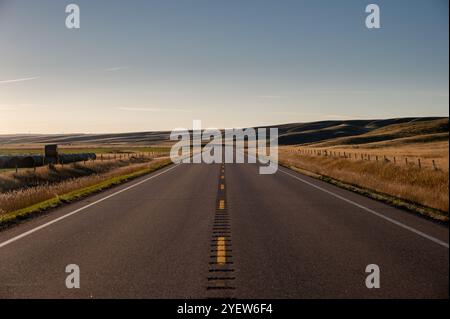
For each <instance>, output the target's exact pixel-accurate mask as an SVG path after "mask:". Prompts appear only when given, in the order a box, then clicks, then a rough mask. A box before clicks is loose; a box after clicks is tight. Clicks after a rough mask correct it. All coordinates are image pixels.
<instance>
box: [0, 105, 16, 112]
mask: <svg viewBox="0 0 450 319" xmlns="http://www.w3.org/2000/svg"><path fill="white" fill-rule="evenodd" d="M16 109H17V108H16V107H15V106H14V105H9V104H0V111H14V110H16Z"/></svg>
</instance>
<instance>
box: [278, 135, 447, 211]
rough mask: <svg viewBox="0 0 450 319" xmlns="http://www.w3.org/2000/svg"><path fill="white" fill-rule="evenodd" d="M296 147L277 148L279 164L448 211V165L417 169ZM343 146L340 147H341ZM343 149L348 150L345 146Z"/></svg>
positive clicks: (398, 152) (443, 160)
mask: <svg viewBox="0 0 450 319" xmlns="http://www.w3.org/2000/svg"><path fill="white" fill-rule="evenodd" d="M446 145H447V149H446V153H445V154H446V157H445V154H444V153H442V154H441V155H442V157H441V158H440V159H441V162H440V163H444V162H446V163H448V142H447V144H446ZM296 149H298V147H295V148H293V147H282V148H280V153H279V157H280V163H282V164H285V165H288V166H294V167H297V168H300V169H304V170H307V171H310V172H313V173H316V174H320V175H325V176H329V177H332V178H334V179H337V180H340V181H342V182H345V183H349V184H353V185H357V186H360V187H363V188H367V189H369V190H373V191H376V192H379V193H384V194H388V195H390V196H394V197H396V198H400V199H403V200H406V201H410V202H413V203H417V204H420V205H423V206H426V207H431V208H434V209H437V210H440V211H443V212H447V214H448V202H449V200H448V194H449V174H448V166H446V167H445V169H439V170H433V169H428V168H422V169H419V168H418V167H417V166H416V165H396V164H393V163H392V162H383V161H379V162H376V161H362V160H356V159H352V160H350V159H345V158H338V157H330V156H314V155H302V154H299V153H298V152H295V151H293V150H296ZM344 149H345V148H341V150H344ZM443 149H445V147H443ZM346 150H347V151H348V149H346ZM401 151H402V150H401V149H397V150H386V149H383V150H382V151H381V150H380V149H379V150H378V154H380V153H382V154H396V155H397V156H399V155H400V152H401ZM403 151H404V149H403ZM389 152H391V153H389ZM410 152H413V153H414V152H416V151H414V149H410ZM418 152H422V153H421V155H422V156H424V152H425V150H418ZM411 154H412V153H411ZM414 154H418V153H414Z"/></svg>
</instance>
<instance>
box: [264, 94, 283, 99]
mask: <svg viewBox="0 0 450 319" xmlns="http://www.w3.org/2000/svg"><path fill="white" fill-rule="evenodd" d="M258 97H259V98H260V99H282V98H283V97H282V96H280V95H261V96H258Z"/></svg>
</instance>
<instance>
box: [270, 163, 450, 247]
mask: <svg viewBox="0 0 450 319" xmlns="http://www.w3.org/2000/svg"><path fill="white" fill-rule="evenodd" d="M279 171H280V172H282V173H284V174H286V175H289V176H291V177H293V178H295V179H297V180H299V181H301V182H303V183H305V184H307V185H309V186H311V187H314V188H316V189H318V190H321V191H322V192H325V193H327V194H329V195H331V196H334V197H336V198H338V199H340V200H343V201H344V202H347V203H349V204H352V205H354V206H356V207H358V208H361V209H362V210H365V211H366V212H368V213H371V214H373V215H375V216H377V217H380V218H382V219H384V220H386V221H388V222H390V223H392V224H394V225H397V226H399V227H401V228H403V229H406V230H409V231H410V232H412V233H415V234H416V235H419V236H421V237H423V238H426V239H428V240H431V241H432V242H435V243H436V244H438V245H441V246H444V247H445V248H447V249H448V248H449V244H448V243H446V242H444V241H442V240H440V239H437V238H435V237H433V236H430V235H427V234H425V233H424V232H421V231H420V230H417V229H415V228H412V227H410V226H408V225H405V224H403V223H401V222H399V221H397V220H395V219H392V218H390V217H387V216H384V215H383V214H380V213H377V212H376V211H374V210H372V209H370V208H367V207H365V206H363V205H361V204H358V203H355V202H354V201H352V200H350V199H347V198H345V197H342V196H340V195H338V194H336V193H333V192H331V191H329V190H327V189H325V188H322V187H320V186H317V185H314V184H313V183H310V182H308V181H306V180H304V179H302V178H300V177H298V176H296V175H294V174H291V173H289V172H286V171H284V170H282V169H279Z"/></svg>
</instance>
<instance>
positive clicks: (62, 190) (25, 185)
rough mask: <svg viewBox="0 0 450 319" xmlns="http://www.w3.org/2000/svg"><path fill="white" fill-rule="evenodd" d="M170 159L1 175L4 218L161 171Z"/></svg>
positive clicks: (1, 203) (59, 167) (78, 166)
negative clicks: (81, 191) (91, 188)
mask: <svg viewBox="0 0 450 319" xmlns="http://www.w3.org/2000/svg"><path fill="white" fill-rule="evenodd" d="M167 161H168V160H167V158H159V159H152V158H144V159H127V160H117V161H114V160H111V161H103V162H100V161H96V162H89V163H86V165H84V164H76V165H65V166H64V167H62V166H60V165H58V166H57V167H55V169H54V170H51V169H48V168H46V167H42V168H38V169H37V170H36V172H34V171H33V170H26V171H25V170H24V171H22V172H19V173H18V174H16V173H14V172H7V173H3V174H0V189H3V190H6V191H2V192H1V193H0V214H4V213H8V212H13V211H16V210H19V209H22V208H25V207H29V206H32V205H34V204H36V203H40V202H43V201H46V200H49V199H52V198H55V197H57V196H61V195H64V194H67V193H69V192H72V191H74V190H79V189H82V188H85V187H89V186H93V185H96V184H98V183H100V182H102V181H105V180H107V179H110V178H114V177H118V176H123V175H127V174H131V173H134V172H137V171H140V170H144V169H146V168H152V167H157V166H158V165H161V164H162V163H164V162H167Z"/></svg>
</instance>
